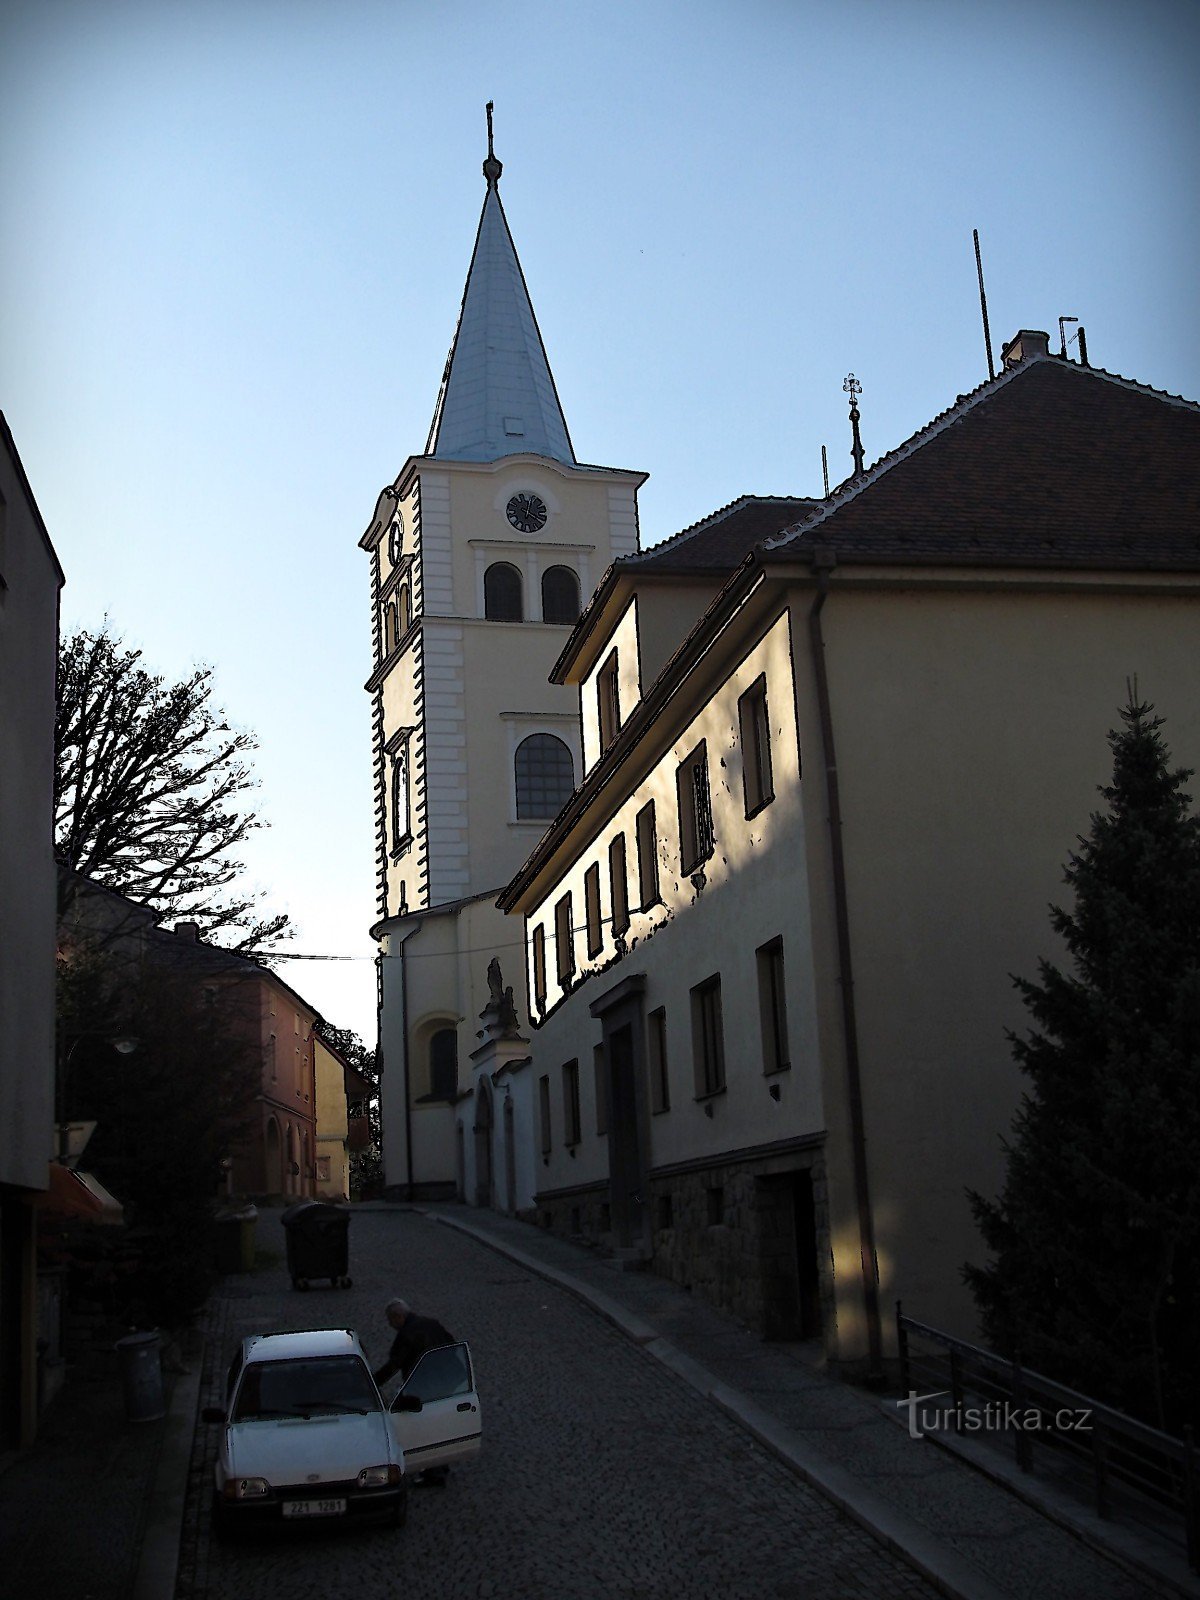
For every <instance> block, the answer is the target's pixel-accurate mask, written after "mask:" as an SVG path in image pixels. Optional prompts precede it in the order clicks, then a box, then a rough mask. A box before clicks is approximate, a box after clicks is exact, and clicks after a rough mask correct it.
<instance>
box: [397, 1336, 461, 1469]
mask: <svg viewBox="0 0 1200 1600" xmlns="http://www.w3.org/2000/svg"><path fill="white" fill-rule="evenodd" d="M388 1421H389V1423H390V1425H391V1429H392V1434H393V1437H394V1438H395V1440H396V1442H397V1443H398V1444H399V1446H400V1448H401V1449H402V1450H403V1451H404V1470H405V1472H407V1473H417V1472H423V1471H424V1470H425V1469H426V1468H428V1467H446V1466H450V1465H451V1464H452V1463H454V1462H456V1461H466V1460H469V1459H470V1457H472V1456H475V1455H478V1454H479V1447H480V1442H481V1439H482V1430H483V1418H482V1413H481V1411H480V1408H479V1396H478V1395H477V1394H476V1392H475V1374H474V1372H473V1370H472V1367H471V1352H470V1351H469V1350H468V1349H467V1347H466V1345H465V1344H447V1345H440V1346H439V1347H438V1348H437V1349H436V1350H426V1351H425V1353H424V1355H422V1356H421V1357H420V1358H419V1360H418V1361H417V1364H416V1366H415V1367H414V1368H413V1369H412V1371H411V1372H410V1373H409V1375H408V1377H407V1378H406V1379H405V1380H404V1383H403V1384H402V1385H401V1387H400V1391H399V1393H398V1394H397V1395H396V1398H395V1399H394V1400H393V1401H392V1409H391V1411H390V1413H389V1416H388Z"/></svg>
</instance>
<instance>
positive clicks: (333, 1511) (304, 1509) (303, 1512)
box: [283, 1500, 346, 1517]
mask: <svg viewBox="0 0 1200 1600" xmlns="http://www.w3.org/2000/svg"><path fill="white" fill-rule="evenodd" d="M283 1514H284V1516H285V1517H344V1516H345V1514H346V1502H345V1501H344V1500H285V1501H284V1502H283Z"/></svg>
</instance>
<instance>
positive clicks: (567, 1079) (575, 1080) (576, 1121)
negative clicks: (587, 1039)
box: [562, 1056, 583, 1150]
mask: <svg viewBox="0 0 1200 1600" xmlns="http://www.w3.org/2000/svg"><path fill="white" fill-rule="evenodd" d="M562 1092H563V1144H564V1145H566V1147H567V1149H568V1150H573V1149H575V1147H576V1146H577V1145H579V1144H582V1142H583V1117H582V1114H581V1111H580V1106H579V1058H578V1057H577V1056H576V1057H575V1058H574V1059H573V1060H571V1061H564V1062H563V1066H562Z"/></svg>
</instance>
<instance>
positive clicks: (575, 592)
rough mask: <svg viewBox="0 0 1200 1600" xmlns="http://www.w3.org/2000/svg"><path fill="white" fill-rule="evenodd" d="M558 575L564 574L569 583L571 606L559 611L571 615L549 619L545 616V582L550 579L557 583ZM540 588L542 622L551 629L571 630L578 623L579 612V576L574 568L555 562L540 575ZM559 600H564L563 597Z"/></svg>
mask: <svg viewBox="0 0 1200 1600" xmlns="http://www.w3.org/2000/svg"><path fill="white" fill-rule="evenodd" d="M559 573H562V574H565V576H566V577H567V578H569V579H570V581H571V604H570V605H569V606H565V607H560V608H559V609H560V610H564V611H570V612H571V613H572V615H570V616H560V617H551V616H548V615H547V611H548V609H549V608H548V607H547V604H546V580H547V579H548V578H550V579H555V580H556V581H557V576H558V574H559ZM540 588H541V592H542V621H543V622H547V623H550V624H551V625H552V626H553V627H559V628H573V627H574V626H575V624H576V623H577V622H578V621H579V615H580V610H581V605H580V583H579V574H578V573H577V572H576V571H575V568H574V567H568V566H567V565H566V564H565V563H563V562H561V561H557V562H555V564H554V565H553V566H552V567H547V568H546V570H545V572H543V573H542V580H541V585H540ZM561 598H565V596H564V597H561Z"/></svg>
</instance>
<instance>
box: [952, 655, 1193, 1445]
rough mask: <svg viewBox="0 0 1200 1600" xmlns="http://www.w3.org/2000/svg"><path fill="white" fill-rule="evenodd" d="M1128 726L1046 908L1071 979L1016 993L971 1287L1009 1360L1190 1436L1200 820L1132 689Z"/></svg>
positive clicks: (1117, 737)
mask: <svg viewBox="0 0 1200 1600" xmlns="http://www.w3.org/2000/svg"><path fill="white" fill-rule="evenodd" d="M1121 717H1122V720H1123V723H1124V726H1123V727H1122V728H1119V729H1117V730H1115V731H1113V732H1111V733H1110V734H1109V744H1110V745H1111V747H1112V752H1113V779H1112V784H1111V785H1110V786H1108V787H1102V788H1101V789H1100V793H1101V795H1102V796H1103V798H1104V801H1105V802H1106V809H1105V810H1103V811H1099V812H1096V813H1094V814H1093V816H1092V818H1091V831H1090V833H1089V835H1088V836H1087V837H1086V838H1081V839H1080V840H1079V847H1078V850H1077V851H1076V852H1075V853H1074V854H1072V855H1071V857H1070V858H1069V863H1068V865H1067V868H1066V870H1065V875H1064V877H1065V882H1066V883H1067V885H1068V887H1069V888H1070V889H1071V890H1072V891H1073V894H1074V908H1073V909H1071V910H1067V909H1062V908H1059V907H1052V908H1051V925H1052V927H1053V928H1054V931H1055V932H1056V933H1057V934H1059V935H1060V937H1061V939H1062V941H1063V943H1064V945H1065V947H1066V951H1067V954H1068V955H1069V957H1070V958H1071V965H1070V968H1069V969H1068V970H1060V969H1059V968H1058V967H1056V966H1054V965H1052V964H1051V963H1050V962H1049V961H1046V960H1043V961H1041V962H1040V963H1039V973H1038V980H1037V981H1036V982H1033V981H1030V980H1028V979H1023V978H1016V979H1014V983H1015V984H1016V987H1017V990H1018V992H1019V993H1020V995H1021V997H1022V999H1023V1000H1024V1002H1025V1005H1026V1006H1027V1008H1028V1010H1029V1013H1030V1016H1031V1018H1032V1022H1033V1029H1032V1031H1031V1032H1029V1033H1028V1035H1027V1036H1025V1037H1018V1036H1017V1035H1016V1034H1010V1036H1009V1037H1010V1041H1011V1043H1012V1047H1013V1051H1014V1055H1015V1058H1016V1060H1017V1062H1018V1064H1019V1066H1020V1067H1021V1070H1022V1071H1023V1072H1024V1074H1025V1075H1026V1078H1027V1079H1028V1089H1027V1091H1026V1093H1025V1095H1024V1096H1023V1098H1022V1103H1021V1107H1020V1110H1019V1112H1018V1114H1017V1116H1016V1118H1015V1120H1014V1124H1013V1135H1012V1139H1011V1142H1010V1143H1009V1144H1008V1145H1007V1146H1006V1149H1007V1156H1008V1166H1007V1172H1006V1176H1005V1182H1004V1186H1003V1190H1002V1193H1001V1195H1000V1197H999V1199H997V1200H996V1201H989V1200H986V1199H984V1198H983V1197H981V1196H980V1195H978V1194H974V1193H972V1194H971V1195H970V1200H971V1205H972V1209H973V1211H974V1213H975V1218H976V1221H977V1223H978V1224H979V1228H980V1231H981V1233H982V1235H983V1238H984V1241H985V1243H986V1245H987V1246H988V1248H989V1250H990V1252H991V1253H992V1260H991V1262H990V1263H989V1264H988V1265H986V1266H983V1267H979V1266H968V1267H967V1268H965V1276H966V1279H967V1282H968V1283H969V1285H970V1286H971V1288H972V1290H973V1292H974V1294H975V1297H976V1301H977V1303H978V1305H979V1308H980V1312H981V1315H982V1318H983V1322H984V1328H985V1333H986V1335H987V1337H988V1338H989V1340H990V1342H991V1343H992V1344H993V1345H995V1346H996V1347H997V1348H999V1349H1001V1350H1003V1351H1005V1352H1006V1353H1011V1352H1012V1351H1013V1350H1018V1351H1019V1353H1020V1355H1021V1358H1022V1360H1023V1361H1024V1362H1025V1363H1026V1365H1028V1366H1029V1367H1032V1368H1036V1369H1038V1370H1040V1371H1042V1372H1045V1373H1046V1374H1048V1375H1049V1376H1051V1377H1055V1378H1058V1379H1059V1380H1060V1381H1062V1382H1065V1383H1068V1384H1070V1385H1072V1386H1073V1387H1075V1388H1078V1389H1081V1390H1083V1391H1084V1392H1086V1393H1088V1394H1091V1395H1093V1396H1095V1397H1096V1398H1098V1399H1102V1400H1106V1401H1108V1402H1110V1403H1112V1404H1115V1405H1117V1406H1120V1407H1123V1408H1124V1409H1127V1410H1130V1411H1132V1412H1134V1413H1135V1414H1138V1415H1140V1416H1142V1417H1143V1418H1145V1419H1146V1420H1147V1421H1149V1422H1151V1423H1153V1424H1155V1425H1156V1426H1160V1427H1163V1426H1165V1427H1167V1428H1169V1429H1171V1430H1172V1431H1178V1430H1179V1429H1181V1428H1182V1427H1183V1425H1184V1424H1185V1423H1187V1422H1191V1423H1193V1424H1196V1423H1200V1383H1198V1381H1197V1377H1196V1353H1197V1351H1198V1350H1200V1284H1198V1282H1197V1275H1198V1272H1200V819H1198V818H1197V817H1196V816H1194V815H1192V814H1191V810H1190V805H1191V797H1190V796H1189V795H1188V794H1187V793H1185V790H1184V785H1185V784H1186V782H1187V780H1188V779H1189V778H1190V777H1191V775H1192V774H1191V771H1190V770H1188V769H1183V768H1177V769H1172V767H1171V765H1170V754H1169V751H1168V749H1167V747H1166V744H1165V743H1164V740H1163V737H1162V734H1161V731H1160V730H1161V728H1162V726H1163V722H1162V718H1161V717H1158V716H1155V715H1154V714H1153V707H1152V706H1151V705H1149V704H1145V703H1142V702H1140V701H1139V700H1138V699H1137V690H1136V684H1135V685H1133V686H1132V687H1131V688H1130V691H1129V698H1128V703H1127V704H1126V705H1125V707H1124V708H1123V709H1122V710H1121Z"/></svg>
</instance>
